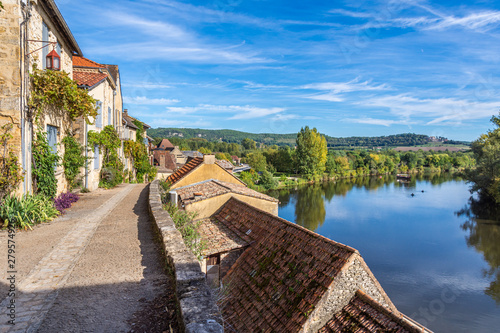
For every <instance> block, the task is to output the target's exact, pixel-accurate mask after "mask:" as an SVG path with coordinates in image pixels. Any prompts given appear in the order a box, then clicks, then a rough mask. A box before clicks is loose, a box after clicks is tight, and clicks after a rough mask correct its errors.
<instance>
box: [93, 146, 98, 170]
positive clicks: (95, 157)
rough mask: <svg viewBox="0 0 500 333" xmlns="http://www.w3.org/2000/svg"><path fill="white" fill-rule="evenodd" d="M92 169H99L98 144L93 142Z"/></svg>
mask: <svg viewBox="0 0 500 333" xmlns="http://www.w3.org/2000/svg"><path fill="white" fill-rule="evenodd" d="M94 170H99V145H96V144H94Z"/></svg>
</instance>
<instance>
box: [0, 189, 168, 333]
mask: <svg viewBox="0 0 500 333" xmlns="http://www.w3.org/2000/svg"><path fill="white" fill-rule="evenodd" d="M100 191H102V190H100ZM106 192H107V191H106ZM97 194H99V193H97ZM84 198H86V199H87V200H82V201H84V204H85V207H82V206H81V204H80V202H78V203H77V204H76V205H75V209H74V211H75V212H76V214H75V213H74V212H72V211H70V212H69V214H67V215H66V216H63V217H61V218H59V219H57V220H56V221H54V222H53V223H51V224H50V225H45V226H42V228H41V229H40V228H37V229H35V231H32V232H29V233H23V235H22V237H19V238H21V239H16V241H17V242H22V243H23V245H24V247H23V249H24V251H31V252H36V251H37V249H36V248H33V247H32V248H30V246H29V245H26V244H29V243H30V235H32V237H31V238H36V237H35V235H36V233H37V232H39V231H40V230H42V229H43V228H44V227H45V228H49V229H50V228H53V229H54V230H55V231H56V232H60V231H63V232H66V234H63V235H59V234H58V235H52V236H53V237H51V238H48V239H47V241H49V240H51V241H52V242H53V243H54V244H53V245H52V249H48V250H47V251H46V253H45V254H44V256H43V257H41V258H40V260H39V262H38V264H36V266H34V267H32V268H31V270H30V271H29V273H27V274H26V276H24V277H23V279H22V280H21V281H20V282H18V284H17V288H18V290H19V291H20V293H18V295H17V297H16V325H15V326H11V325H6V321H7V320H8V317H7V308H6V306H7V303H6V301H7V299H6V300H4V302H2V304H1V308H0V320H1V321H0V324H1V326H0V332H42V333H48V332H127V331H132V330H133V327H134V322H133V320H132V318H133V317H134V314H135V317H137V313H140V311H141V309H144V308H147V307H148V303H150V302H152V301H153V300H154V299H155V298H156V297H158V296H161V295H162V294H164V293H165V292H166V291H167V290H168V285H169V282H170V281H169V278H168V276H167V275H166V274H165V272H164V267H163V259H162V256H161V254H160V252H159V248H158V245H157V243H155V241H154V232H153V226H152V223H151V221H150V219H149V215H148V210H147V201H146V200H147V187H146V186H144V185H121V186H120V187H119V188H118V189H114V190H112V192H111V193H105V195H102V193H101V194H99V195H94V196H92V194H86V195H84ZM78 204H80V207H77V206H78ZM72 209H73V208H72ZM68 216H69V218H68ZM65 219H66V220H65ZM58 224H68V225H70V228H66V229H67V230H65V229H64V228H61V226H58ZM56 226H57V227H56ZM43 232H45V233H47V236H50V234H51V233H50V231H43ZM3 236H4V238H5V235H3ZM16 238H17V237H16ZM53 238H54V239H56V241H54V240H53ZM25 242H26V243H25ZM2 245H3V244H2ZM35 246H36V242H35ZM2 248H4V247H3V246H2ZM19 265H21V263H19ZM167 310H168V309H167ZM163 311H165V310H163Z"/></svg>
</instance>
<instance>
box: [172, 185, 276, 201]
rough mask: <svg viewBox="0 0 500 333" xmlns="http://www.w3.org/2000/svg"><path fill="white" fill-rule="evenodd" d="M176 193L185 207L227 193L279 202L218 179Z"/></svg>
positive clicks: (244, 187) (181, 189)
mask: <svg viewBox="0 0 500 333" xmlns="http://www.w3.org/2000/svg"><path fill="white" fill-rule="evenodd" d="M175 191H176V192H177V195H178V196H179V199H180V200H181V202H182V203H183V204H184V205H189V204H192V203H193V202H197V201H201V200H206V199H209V198H213V197H216V196H219V195H223V194H226V193H236V194H241V195H245V196H248V197H253V198H257V199H262V200H267V201H271V202H278V199H276V198H273V197H270V196H268V195H266V194H263V193H260V192H257V191H254V190H252V189H249V188H248V187H246V186H244V185H240V184H233V183H228V182H224V181H221V180H217V179H209V180H206V181H203V182H200V183H196V184H192V185H188V186H184V187H181V188H178V189H175ZM195 194H201V195H195Z"/></svg>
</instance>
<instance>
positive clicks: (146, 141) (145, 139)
mask: <svg viewBox="0 0 500 333" xmlns="http://www.w3.org/2000/svg"><path fill="white" fill-rule="evenodd" d="M143 142H144V144H145V145H146V146H147V145H148V138H144V139H143Z"/></svg>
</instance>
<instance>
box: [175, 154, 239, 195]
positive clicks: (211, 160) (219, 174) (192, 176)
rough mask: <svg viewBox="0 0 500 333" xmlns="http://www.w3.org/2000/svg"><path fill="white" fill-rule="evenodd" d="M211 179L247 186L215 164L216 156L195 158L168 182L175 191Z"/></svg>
mask: <svg viewBox="0 0 500 333" xmlns="http://www.w3.org/2000/svg"><path fill="white" fill-rule="evenodd" d="M210 179H217V180H221V181H224V182H227V183H231V184H237V185H243V186H246V184H245V183H244V182H242V181H241V180H240V179H238V178H236V177H235V176H234V175H233V174H231V173H230V172H228V171H227V170H226V169H224V168H223V167H221V166H220V165H218V164H217V163H215V155H204V156H203V158H200V157H195V158H193V159H192V160H191V161H190V162H188V163H186V164H185V165H184V166H183V167H182V168H180V169H178V170H177V171H176V172H174V173H173V174H171V175H170V176H169V177H168V178H167V182H170V184H171V185H170V189H172V190H173V189H176V188H179V187H183V186H187V185H191V184H195V183H199V182H202V181H205V180H210Z"/></svg>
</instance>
